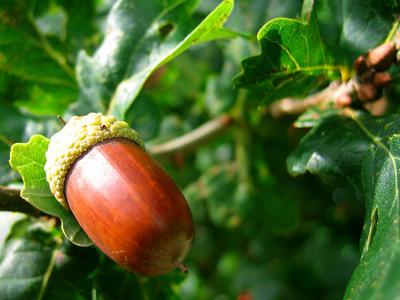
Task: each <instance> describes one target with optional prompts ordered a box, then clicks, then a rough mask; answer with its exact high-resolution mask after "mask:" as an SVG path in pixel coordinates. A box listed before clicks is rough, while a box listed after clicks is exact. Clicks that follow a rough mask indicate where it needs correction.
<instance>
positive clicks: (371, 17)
mask: <svg viewBox="0 0 400 300" xmlns="http://www.w3.org/2000/svg"><path fill="white" fill-rule="evenodd" d="M390 2H391V1H377V0H350V1H343V27H342V30H341V46H343V47H345V49H346V50H347V51H352V52H353V53H356V54H357V53H358V54H359V53H363V52H367V51H368V50H369V49H371V48H374V47H376V46H378V45H379V44H381V43H383V41H384V40H385V37H386V36H387V34H388V33H389V31H390V28H391V27H392V24H393V22H394V21H395V19H396V14H398V13H399V6H398V4H397V5H396V6H397V8H396V9H395V7H394V3H390ZM393 2H397V1H393Z"/></svg>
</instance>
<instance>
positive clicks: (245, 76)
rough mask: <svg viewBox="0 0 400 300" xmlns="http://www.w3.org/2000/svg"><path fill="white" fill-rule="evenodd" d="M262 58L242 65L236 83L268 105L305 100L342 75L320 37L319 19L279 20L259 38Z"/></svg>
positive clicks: (267, 25)
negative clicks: (278, 101)
mask: <svg viewBox="0 0 400 300" xmlns="http://www.w3.org/2000/svg"><path fill="white" fill-rule="evenodd" d="M257 39H258V41H259V44H260V47H261V54H260V55H257V56H254V57H250V58H246V59H245V60H244V61H243V62H242V68H243V71H242V74H240V75H239V76H238V77H237V78H236V79H235V83H236V85H237V86H239V87H243V88H247V89H252V90H253V91H258V92H260V93H261V94H262V97H263V99H264V103H266V102H270V101H273V100H276V99H281V98H284V97H289V96H290V97H301V96H305V95H307V94H308V93H309V92H310V91H311V90H312V89H315V88H317V87H319V86H321V84H324V83H326V81H327V80H328V79H329V78H332V77H335V76H338V75H339V72H340V67H338V66H336V65H331V64H330V59H329V57H327V54H326V51H325V49H324V44H323V42H322V40H321V37H320V34H319V28H318V23H317V18H316V15H315V14H310V15H309V19H308V20H307V21H303V20H296V19H286V18H277V19H274V20H272V21H270V22H268V23H267V24H265V25H264V27H262V28H261V29H260V31H259V32H258V34H257Z"/></svg>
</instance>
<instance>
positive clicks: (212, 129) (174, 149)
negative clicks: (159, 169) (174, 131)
mask: <svg viewBox="0 0 400 300" xmlns="http://www.w3.org/2000/svg"><path fill="white" fill-rule="evenodd" d="M233 123H234V118H233V117H232V116H231V115H229V114H224V115H222V116H220V117H218V118H216V119H213V120H211V121H209V122H207V123H205V124H203V125H202V126H200V127H198V128H196V129H194V130H192V131H190V132H189V133H187V134H184V135H182V136H180V137H178V138H176V139H173V140H171V141H168V142H165V143H162V144H160V145H155V146H153V147H150V149H149V152H150V153H151V154H152V155H153V156H154V157H156V158H161V157H166V156H170V155H172V154H174V153H188V152H190V151H192V150H194V149H196V148H197V147H199V146H200V145H202V144H205V143H208V142H209V141H210V140H212V139H213V138H215V137H216V136H218V135H220V134H222V133H223V132H225V131H226V130H227V129H228V128H229V127H230V126H231V125H232V124H233Z"/></svg>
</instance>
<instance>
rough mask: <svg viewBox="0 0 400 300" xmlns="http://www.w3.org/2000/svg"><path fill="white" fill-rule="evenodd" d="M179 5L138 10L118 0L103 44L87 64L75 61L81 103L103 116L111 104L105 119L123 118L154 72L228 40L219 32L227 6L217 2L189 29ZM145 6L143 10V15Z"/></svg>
mask: <svg viewBox="0 0 400 300" xmlns="http://www.w3.org/2000/svg"><path fill="white" fill-rule="evenodd" d="M181 2H182V1H178V0H175V1H168V2H163V3H161V2H160V3H158V1H155V2H148V1H147V2H146V1H143V3H141V5H137V4H135V5H132V3H131V1H129V0H123V1H119V2H117V3H116V4H115V6H114V8H113V10H112V12H111V14H110V16H109V18H108V27H109V28H110V30H108V34H107V35H106V37H105V40H104V41H103V44H102V45H101V46H100V48H99V49H98V50H97V51H96V53H95V55H94V56H93V57H92V58H90V57H88V56H87V55H86V54H85V53H81V54H80V57H79V61H78V78H79V81H80V86H81V88H82V90H83V93H84V95H83V97H86V98H88V99H91V100H90V103H92V107H93V108H95V110H98V111H105V110H106V108H105V107H106V106H105V105H107V104H108V102H109V101H110V99H112V100H111V103H110V109H109V111H110V113H112V114H113V115H115V116H117V117H119V118H123V117H124V115H125V113H126V111H127V110H128V108H129V107H130V105H131V104H132V102H133V101H134V99H135V98H136V97H137V95H138V93H139V91H140V90H141V88H142V86H143V84H144V82H145V81H146V79H147V78H148V77H149V76H150V74H151V73H152V72H153V71H154V70H155V69H157V68H159V67H160V66H162V65H163V64H165V63H166V62H168V61H170V60H171V59H173V58H174V57H176V56H177V55H179V54H181V53H182V52H184V51H185V50H186V49H188V48H189V47H190V46H191V45H193V44H196V43H201V42H205V41H209V40H212V39H219V38H225V37H230V36H232V35H231V34H230V33H229V32H226V31H225V32H224V31H219V29H220V28H221V27H222V26H223V24H224V22H225V21H226V19H227V17H228V16H229V14H230V12H231V10H232V8H233V1H231V0H224V1H222V2H221V4H220V5H219V6H218V7H217V8H216V9H215V10H214V11H213V12H212V13H211V14H210V15H209V16H208V17H207V18H206V19H205V20H204V21H203V22H202V23H201V24H200V25H198V26H197V27H195V28H194V26H193V21H192V19H191V18H190V13H189V12H188V11H187V5H186V4H185V3H184V4H180V3H181ZM179 4H180V5H179ZM145 6H146V7H147V9H145V10H143V7H145ZM143 11H146V15H143ZM138 18H140V20H142V21H140V22H139V21H138V20H139V19H138ZM193 28H194V29H193ZM123 31H130V32H131V35H130V36H129V37H128V36H124V35H121V34H120V32H123ZM233 36H235V35H233ZM126 62H128V63H126ZM82 101H84V100H82Z"/></svg>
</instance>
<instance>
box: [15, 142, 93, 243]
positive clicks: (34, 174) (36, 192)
mask: <svg viewBox="0 0 400 300" xmlns="http://www.w3.org/2000/svg"><path fill="white" fill-rule="evenodd" d="M48 145H49V140H48V139H47V138H45V137H44V136H41V135H34V136H32V137H31V139H30V140H29V142H28V143H17V144H14V145H13V146H12V147H11V154H10V164H11V166H12V168H13V169H14V170H16V171H17V172H19V173H20V174H21V176H22V179H23V181H24V188H23V189H22V192H21V197H22V198H24V199H25V200H26V201H28V202H29V203H30V204H32V205H33V206H35V207H36V208H38V209H40V210H42V211H44V212H45V213H48V214H50V215H53V216H56V217H59V218H60V219H61V222H62V229H63V232H64V234H65V236H66V237H67V238H68V239H69V240H70V241H71V242H73V243H74V244H76V245H79V246H90V245H91V244H92V242H91V241H90V240H89V238H88V237H87V236H86V234H85V233H84V232H83V230H82V229H81V227H80V226H79V224H78V222H77V221H76V220H75V217H74V216H73V214H72V213H71V212H70V211H67V210H66V209H65V208H64V207H62V206H61V204H59V203H58V202H57V201H56V200H55V198H54V196H53V194H52V193H51V191H50V187H49V184H48V183H47V180H46V173H45V171H44V165H45V163H46V156H45V154H46V151H47V148H48Z"/></svg>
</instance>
